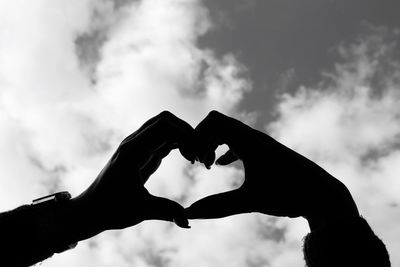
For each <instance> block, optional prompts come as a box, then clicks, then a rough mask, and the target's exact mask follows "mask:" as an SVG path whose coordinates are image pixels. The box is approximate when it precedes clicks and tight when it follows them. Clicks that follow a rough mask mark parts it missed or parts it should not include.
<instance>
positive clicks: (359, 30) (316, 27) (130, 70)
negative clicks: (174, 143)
mask: <svg viewBox="0 0 400 267" xmlns="http://www.w3.org/2000/svg"><path fill="white" fill-rule="evenodd" d="M398 10H400V2H398V1H395V0H347V1H338V0H337V1H335V0H323V1H321V0H304V1H294V0H267V1H265V0H264V1H262V0H203V1H201V0H141V1H139V0H137V1H134V0H69V1H66V0H59V1H54V0H33V1H23V0H14V1H5V0H4V1H3V0H1V1H0V209H1V210H7V209H11V208H14V207H16V206H18V205H20V204H24V203H29V202H30V201H31V200H32V199H34V198H37V197H39V196H43V195H46V194H49V193H52V192H56V191H61V190H69V191H70V192H71V193H72V194H73V195H77V194H79V193H80V192H81V191H82V190H83V189H85V188H86V187H87V186H88V185H89V184H90V183H91V181H92V180H93V179H94V178H95V177H96V175H97V173H98V172H99V170H100V169H101V168H102V166H103V165H104V164H105V162H106V161H107V159H108V158H109V157H110V155H111V154H112V152H113V150H114V149H115V148H116V146H117V145H118V143H119V142H120V141H121V140H122V138H123V137H124V136H126V135H128V134H129V133H131V132H132V131H134V130H135V129H136V128H137V127H139V126H140V125H141V124H142V123H143V122H145V121H146V120H147V119H148V118H149V117H151V116H154V115H156V114H157V113H159V112H160V111H162V110H165V109H168V110H170V111H172V112H174V113H175V114H176V115H177V116H180V117H181V118H183V119H185V120H187V121H188V122H189V123H190V124H191V125H192V126H195V125H196V124H197V123H198V122H199V121H200V120H201V119H202V118H203V117H204V116H205V115H206V114H207V113H208V112H209V111H210V110H212V109H217V110H220V111H222V112H224V113H227V114H229V115H231V116H234V117H236V118H239V119H241V120H243V121H246V122H248V123H250V124H251V125H253V126H255V127H256V128H257V129H259V130H262V131H265V132H267V133H269V134H270V135H272V136H273V137H275V138H276V139H278V140H280V141H281V142H283V143H284V144H285V145H287V146H289V147H291V148H293V149H295V150H296V151H298V152H300V153H302V154H304V155H306V156H307V157H309V158H311V159H312V160H314V161H316V162H317V163H319V164H320V165H321V166H323V167H324V168H325V169H327V170H328V171H329V172H331V173H332V174H333V175H335V176H336V177H337V178H338V179H340V180H341V181H342V182H344V183H345V184H346V185H347V186H348V187H349V189H350V190H351V192H352V193H353V195H354V198H355V200H356V202H357V204H358V206H359V208H360V211H361V213H362V214H363V215H364V217H365V218H366V219H367V220H368V221H369V222H370V224H371V225H372V227H373V228H374V230H375V231H376V233H377V234H378V235H379V236H381V237H382V239H383V240H384V241H385V243H386V244H387V247H388V249H389V253H390V254H391V259H392V263H393V265H392V266H395V267H399V266H400V256H399V255H396V253H395V252H396V251H399V250H400V238H399V237H400V206H399V205H400V177H398V176H400V52H399V51H400V50H399V48H400V17H399V16H398ZM242 174H243V172H242V169H241V168H240V166H231V167H223V168H222V167H216V166H214V167H213V168H212V170H210V171H208V170H206V169H204V168H203V167H202V166H201V165H194V166H192V165H190V164H188V163H187V162H185V161H184V160H183V159H182V158H181V157H180V155H179V153H172V154H171V155H170V156H169V157H168V158H167V159H165V160H164V161H163V165H162V166H161V168H160V169H159V171H157V172H156V174H155V175H154V176H153V177H152V179H151V180H150V181H149V182H148V184H147V185H146V187H147V188H148V189H149V190H150V191H151V192H152V193H154V194H156V195H160V196H165V197H169V198H172V199H175V200H177V201H179V202H180V203H181V204H182V205H184V206H188V205H190V203H192V202H194V201H195V200H196V199H199V198H201V197H204V196H206V195H208V194H211V193H216V192H221V191H224V190H229V189H231V188H234V187H235V186H236V185H237V184H238V183H240V181H241V180H242ZM191 225H192V229H190V230H183V229H179V228H177V227H175V225H173V224H171V223H166V222H145V223H142V224H140V225H137V226H135V227H132V228H130V229H126V230H123V231H112V232H107V233H103V234H101V235H99V236H98V237H96V238H93V239H91V240H90V241H85V242H81V243H80V244H79V245H78V247H77V248H75V249H73V250H71V251H68V252H66V253H63V254H62V255H57V256H55V257H53V258H52V259H50V260H48V261H46V262H45V263H43V264H42V266H45V267H52V266H57V267H58V266H61V267H63V266H77V267H80V266H82V267H83V266H99V267H110V266H122V267H125V266H140V267H142V266H143V267H150V266H154V267H167V266H194V267H196V266H199V267H204V266H233V267H242V266H243V267H244V266H245V267H247V266H248V267H267V266H268V267H278V266H284V267H300V266H304V261H303V259H302V253H301V245H302V241H301V238H302V237H303V236H304V235H305V234H306V233H307V231H308V227H307V224H306V222H305V221H304V220H302V219H296V220H289V219H285V218H275V217H269V216H265V215H260V214H248V215H239V216H233V217H230V218H225V219H220V220H210V221H194V222H191ZM397 254H398V253H397Z"/></svg>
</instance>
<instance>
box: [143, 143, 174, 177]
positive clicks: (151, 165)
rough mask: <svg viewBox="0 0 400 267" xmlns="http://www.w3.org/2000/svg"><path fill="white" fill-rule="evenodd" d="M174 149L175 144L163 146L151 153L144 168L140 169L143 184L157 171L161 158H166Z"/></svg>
mask: <svg viewBox="0 0 400 267" xmlns="http://www.w3.org/2000/svg"><path fill="white" fill-rule="evenodd" d="M175 148H177V146H176V144H165V145H163V146H162V147H160V148H159V149H158V150H157V151H155V152H154V153H153V155H152V156H151V158H150V159H149V160H148V162H146V163H145V164H144V166H143V167H142V168H140V174H141V177H142V180H143V184H145V183H146V182H147V180H148V179H149V177H150V176H151V175H152V174H153V173H154V172H155V171H156V170H157V169H158V167H159V166H160V165H161V162H162V160H163V158H165V157H166V156H168V154H169V153H170V152H171V150H173V149H175Z"/></svg>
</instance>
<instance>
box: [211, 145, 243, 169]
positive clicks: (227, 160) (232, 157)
mask: <svg viewBox="0 0 400 267" xmlns="http://www.w3.org/2000/svg"><path fill="white" fill-rule="evenodd" d="M238 159H239V158H238V156H237V155H236V154H235V153H234V152H233V151H232V150H231V149H229V150H228V151H227V152H226V153H225V154H223V155H222V156H220V157H219V158H218V159H217V161H216V162H215V163H216V164H218V165H222V166H225V165H229V164H231V163H233V162H235V161H237V160H238Z"/></svg>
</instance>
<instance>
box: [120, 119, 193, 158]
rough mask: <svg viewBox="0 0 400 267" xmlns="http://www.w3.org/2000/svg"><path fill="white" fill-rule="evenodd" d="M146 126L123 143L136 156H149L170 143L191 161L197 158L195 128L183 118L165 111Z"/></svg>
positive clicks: (122, 145)
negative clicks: (194, 143)
mask: <svg viewBox="0 0 400 267" xmlns="http://www.w3.org/2000/svg"><path fill="white" fill-rule="evenodd" d="M149 121H150V122H151V123H148V125H146V127H141V128H140V131H137V132H136V133H135V135H134V136H133V137H131V138H129V139H128V138H127V139H126V140H124V141H123V143H121V147H126V148H127V149H126V150H128V151H130V150H133V151H132V152H133V153H134V154H135V157H140V158H142V159H144V158H149V157H150V156H151V155H152V154H153V153H154V152H156V151H157V150H158V149H159V148H161V147H163V146H165V145H169V146H170V147H174V148H175V147H176V148H179V149H180V151H181V154H182V155H183V156H184V157H185V158H186V159H187V160H190V161H194V159H195V151H194V148H193V144H192V143H193V138H194V129H193V128H192V127H191V126H190V125H189V124H188V123H187V122H185V121H183V120H182V119H179V118H178V117H176V116H175V115H173V114H172V113H170V112H168V111H163V112H162V113H160V115H158V116H157V119H151V120H149Z"/></svg>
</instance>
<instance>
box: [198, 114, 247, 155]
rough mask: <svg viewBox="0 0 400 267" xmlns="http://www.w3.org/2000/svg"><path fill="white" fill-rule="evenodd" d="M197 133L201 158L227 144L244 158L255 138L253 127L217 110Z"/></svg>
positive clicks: (208, 116) (208, 117)
mask: <svg viewBox="0 0 400 267" xmlns="http://www.w3.org/2000/svg"><path fill="white" fill-rule="evenodd" d="M195 132H196V133H195V135H196V140H197V141H198V148H197V149H198V154H199V156H200V157H206V155H207V153H210V152H211V151H212V152H213V151H214V150H215V149H216V147H217V146H218V145H222V144H226V145H228V146H229V148H230V149H231V150H232V151H233V152H235V154H236V155H237V156H238V157H239V158H242V157H243V156H244V155H245V154H246V153H247V152H248V150H249V149H248V148H249V143H250V142H252V140H253V139H254V137H255V136H254V130H253V129H252V128H251V127H249V126H248V125H246V124H244V123H242V122H241V121H238V120H236V119H234V118H231V117H228V116H226V115H224V114H222V113H220V112H218V111H215V110H214V111H211V112H210V113H209V114H208V115H207V117H206V118H205V119H204V120H203V121H202V122H200V124H199V125H198V126H197V127H196V129H195ZM201 160H202V159H200V161H201Z"/></svg>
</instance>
